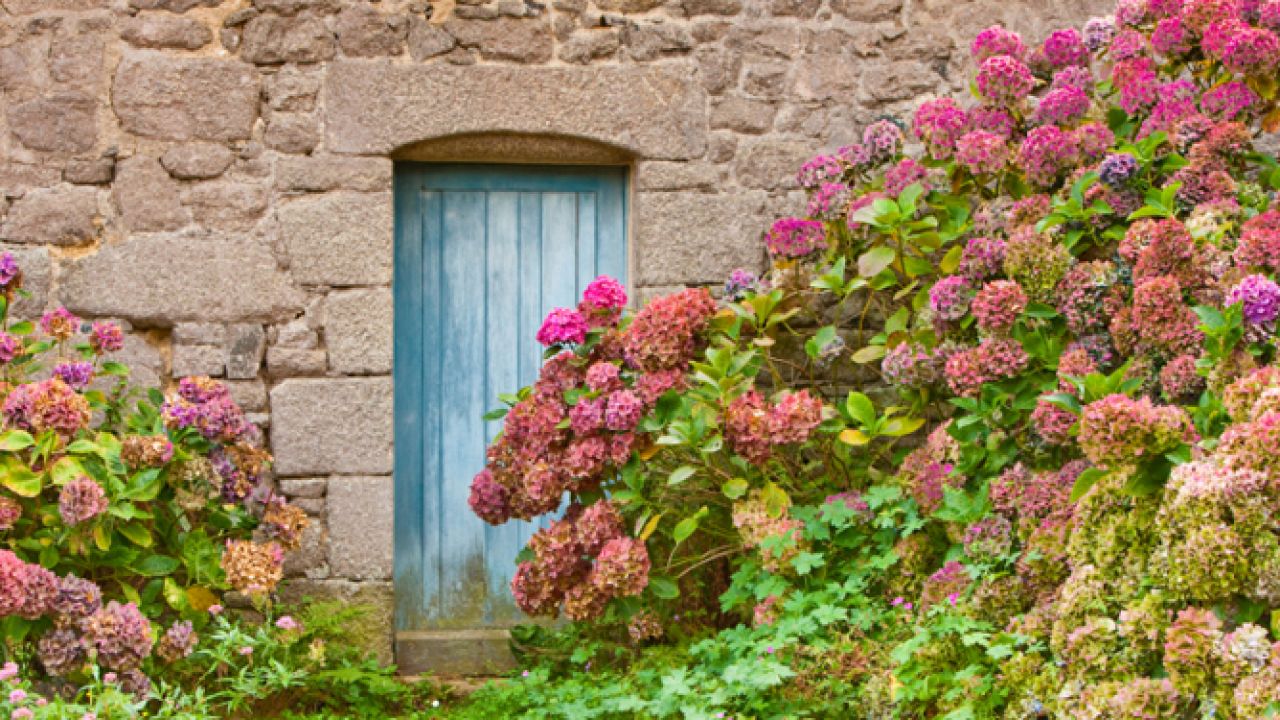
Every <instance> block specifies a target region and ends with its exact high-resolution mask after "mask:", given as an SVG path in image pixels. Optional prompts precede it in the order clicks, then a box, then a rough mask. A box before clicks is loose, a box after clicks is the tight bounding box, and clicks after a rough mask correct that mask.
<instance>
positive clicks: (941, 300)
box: [929, 275, 973, 320]
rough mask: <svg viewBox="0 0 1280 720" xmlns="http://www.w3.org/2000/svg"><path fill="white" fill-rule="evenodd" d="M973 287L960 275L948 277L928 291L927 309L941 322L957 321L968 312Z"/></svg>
mask: <svg viewBox="0 0 1280 720" xmlns="http://www.w3.org/2000/svg"><path fill="white" fill-rule="evenodd" d="M972 299H973V287H972V286H970V285H969V281H968V280H967V279H965V278H964V277H963V276H961V275H948V276H947V277H944V278H942V279H941V280H939V281H938V282H936V283H934V285H933V287H932V288H930V289H929V307H930V308H932V309H933V312H934V315H935V316H937V317H938V318H939V319H941V320H959V319H960V318H962V317H964V316H965V313H967V312H968V311H969V302H970V301H971V300H972Z"/></svg>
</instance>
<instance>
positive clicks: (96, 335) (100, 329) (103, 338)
mask: <svg viewBox="0 0 1280 720" xmlns="http://www.w3.org/2000/svg"><path fill="white" fill-rule="evenodd" d="M89 346H90V347H91V348H93V351H94V352H96V353H98V354H99V355H102V354H104V353H111V352H119V351H120V350H123V349H124V331H123V330H121V329H120V326H119V325H116V324H115V323H111V322H105V321H99V322H95V323H94V324H93V328H92V329H91V330H90V331H89Z"/></svg>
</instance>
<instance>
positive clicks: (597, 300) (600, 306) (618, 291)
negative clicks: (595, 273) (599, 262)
mask: <svg viewBox="0 0 1280 720" xmlns="http://www.w3.org/2000/svg"><path fill="white" fill-rule="evenodd" d="M582 303H583V305H585V306H587V307H588V308H590V309H592V310H621V309H622V308H624V307H626V306H627V289H626V288H624V287H623V286H622V283H620V282H618V281H617V280H615V279H614V278H611V277H609V276H608V275H601V276H600V277H598V278H596V279H595V280H592V281H591V283H590V284H588V285H587V289H586V290H585V291H583V293H582Z"/></svg>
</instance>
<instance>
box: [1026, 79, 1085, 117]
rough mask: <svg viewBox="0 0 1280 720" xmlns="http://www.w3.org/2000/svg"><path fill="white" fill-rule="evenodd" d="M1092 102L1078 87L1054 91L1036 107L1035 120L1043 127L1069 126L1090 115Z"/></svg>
mask: <svg viewBox="0 0 1280 720" xmlns="http://www.w3.org/2000/svg"><path fill="white" fill-rule="evenodd" d="M1091 104H1092V101H1091V100H1090V99H1089V96H1088V95H1087V94H1086V93H1085V91H1083V90H1081V89H1080V88H1077V87H1071V86H1067V87H1061V88H1058V89H1056V90H1052V91H1050V92H1049V94H1048V95H1045V96H1044V98H1043V99H1041V100H1040V104H1039V105H1037V106H1036V112H1035V119H1036V122H1038V123H1040V124H1042V125H1068V124H1070V123H1073V122H1075V121H1077V120H1079V119H1081V118H1083V117H1084V116H1085V115H1087V114H1088V113H1089V107H1090V105H1091Z"/></svg>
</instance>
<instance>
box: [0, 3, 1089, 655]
mask: <svg viewBox="0 0 1280 720" xmlns="http://www.w3.org/2000/svg"><path fill="white" fill-rule="evenodd" d="M1109 5H1110V2H1109V0H1029V1H1027V0H1014V1H1011V2H1010V1H999V0H977V1H974V0H967V1H966V0H437V1H436V2H425V1H423V0H380V1H379V0H0V92H2V93H3V111H2V112H0V245H2V246H3V248H4V249H5V250H9V251H12V252H14V253H15V254H16V255H17V256H18V258H19V260H20V261H21V262H22V265H23V267H24V269H25V270H26V274H27V275H26V276H27V283H28V287H29V288H30V289H31V290H32V292H33V296H32V297H31V298H30V299H28V300H24V301H23V302H21V303H20V304H19V305H18V307H17V312H19V313H20V314H24V315H31V314H33V313H37V312H39V311H40V310H41V309H43V308H46V307H50V306H53V305H56V304H66V305H67V306H69V307H70V308H71V309H72V310H74V311H76V312H77V313H80V314H82V315H84V316H86V317H110V318H116V319H120V320H122V321H124V322H126V323H127V324H128V326H129V327H130V328H131V334H130V337H129V343H128V346H127V349H126V352H125V354H126V356H127V357H126V358H125V359H126V360H127V361H128V362H130V363H131V364H132V365H133V366H134V367H135V376H136V379H138V380H139V381H140V382H143V383H155V382H158V381H163V380H165V379H167V378H171V377H175V376H180V375H186V374H208V375H213V376H217V377H222V378H225V379H226V380H227V381H228V383H229V384H230V385H231V387H232V389H233V391H234V393H235V395H236V397H237V398H238V399H239V400H240V402H241V403H242V404H243V405H244V406H245V407H246V408H247V409H248V410H249V411H251V412H252V413H254V415H255V418H256V419H257V420H259V421H260V422H262V423H263V424H264V425H266V426H268V427H269V435H270V439H271V442H272V445H273V450H274V452H275V453H276V455H277V458H278V465H277V474H278V475H279V476H280V486H281V487H282V488H283V490H284V492H286V493H288V494H289V495H291V496H292V497H293V498H294V499H295V501H296V502H297V503H298V504H299V505H301V506H302V507H304V508H306V509H307V510H308V512H310V513H312V514H313V515H314V516H315V519H316V522H315V523H314V525H313V529H312V530H311V531H310V535H311V536H310V537H309V538H308V542H307V545H306V549H305V550H304V551H303V552H302V553H301V554H300V555H299V556H298V557H295V558H293V559H292V560H290V568H289V571H290V574H291V575H293V576H295V577H296V578H298V579H297V580H296V581H295V582H294V584H293V588H294V590H293V591H294V592H295V593H299V594H301V593H314V592H325V593H330V594H333V593H339V594H343V593H345V594H347V595H349V596H359V597H361V598H364V599H374V600H376V601H377V602H379V603H380V604H381V605H382V606H383V607H389V606H390V602H389V598H390V594H391V586H390V578H391V568H392V563H391V558H392V551H391V543H392V535H391V517H392V513H391V503H392V487H393V484H392V478H391V471H392V436H391V432H392V417H391V414H392V408H391V386H392V385H391V376H390V372H391V357H392V337H393V329H392V319H391V313H392V296H391V291H390V287H389V286H390V282H391V276H392V241H393V233H392V193H391V187H392V168H393V159H394V158H404V157H448V158H449V159H454V160H467V159H476V160H478V159H484V160H504V159H505V160H512V161H519V160H538V159H542V160H545V159H548V157H565V156H566V155H567V154H569V153H567V152H566V150H565V148H578V149H579V150H582V151H583V153H584V155H583V157H584V158H586V159H590V157H593V156H594V155H593V153H595V155H598V154H599V152H601V151H602V150H601V149H603V150H604V151H607V152H608V153H612V155H610V157H613V158H615V159H616V158H622V159H625V160H626V161H628V162H630V163H631V164H632V165H633V168H634V174H633V188H634V191H633V212H632V217H633V230H632V238H631V242H632V246H633V251H632V257H633V258H635V266H634V267H633V271H632V277H631V282H632V284H633V286H634V287H635V288H636V289H637V290H638V294H639V295H640V296H641V297H645V296H647V295H650V294H652V293H654V292H658V291H661V290H663V289H667V288H670V287H673V286H678V285H681V284H686V283H713V282H718V281H720V280H721V279H722V278H723V277H724V276H725V274H726V273H727V272H728V271H729V270H730V269H732V268H734V267H738V266H752V265H758V264H759V263H760V262H761V260H762V258H761V256H760V251H759V247H758V244H757V243H755V242H754V238H755V237H756V236H757V235H758V233H759V232H760V230H761V229H762V228H763V227H764V226H765V225H767V223H768V222H769V221H770V219H771V218H772V217H774V216H775V215H778V214H782V213H787V212H790V211H794V210H795V209H796V207H797V206H798V204H799V201H798V197H797V193H796V192H795V190H794V187H793V185H792V183H791V180H790V177H791V176H792V174H793V173H794V171H795V169H796V167H797V166H798V165H799V164H800V163H801V162H802V161H803V160H805V159H806V158H808V157H809V156H810V155H812V154H814V152H815V151H816V150H818V149H822V148H827V149H830V148H834V147H836V146H838V145H841V144H844V143H846V142H848V141H850V140H852V139H853V138H854V137H855V136H856V134H857V132H858V130H859V128H860V127H861V126H863V125H865V124H866V123H868V122H869V121H871V120H873V119H875V118H877V117H878V116H881V115H883V114H899V115H901V114H903V113H905V112H906V111H907V110H908V109H909V108H910V107H911V106H912V104H913V103H914V102H916V101H917V100H918V99H919V98H921V97H922V96H925V95H928V94H932V93H944V92H962V91H963V90H964V88H965V72H966V70H967V67H966V63H967V58H966V53H965V47H966V42H967V39H968V38H969V37H970V36H971V35H972V34H973V33H974V32H975V31H976V30H977V29H980V28H981V27H983V26H985V25H987V24H990V23H993V22H1004V23H1005V24H1007V25H1010V26H1012V27H1014V28H1016V29H1019V30H1022V31H1024V32H1026V33H1028V34H1030V35H1033V36H1035V35H1039V34H1042V33H1043V32H1044V31H1045V30H1046V29H1047V28H1050V27H1053V26H1055V25H1057V24H1060V23H1061V22H1063V21H1072V20H1073V21H1075V22H1079V21H1081V20H1082V19H1083V18H1085V17H1087V16H1088V15H1090V14H1092V13H1097V12H1101V11H1103V10H1104V9H1105V7H1106V6H1109ZM486 133H501V134H502V136H501V138H496V137H495V138H493V139H492V140H490V139H489V138H487V137H486V135H485V134H486ZM529 135H538V136H542V137H543V138H544V140H543V141H541V142H531V141H528V140H526V139H524V138H526V137H527V136H529ZM456 136H465V137H462V138H461V139H458V140H453V141H451V140H445V141H442V142H434V141H436V140H438V139H440V138H451V137H456ZM560 138H576V139H580V140H581V141H582V143H583V144H582V146H581V147H579V146H578V145H575V144H574V143H573V142H568V141H564V140H561V139H560ZM424 141H425V144H424ZM538 148H543V151H539V150H538ZM547 148H550V150H547ZM593 148H594V150H593ZM540 152H542V154H543V155H546V157H543V156H540V155H539V153H540ZM569 152H570V153H571V152H576V151H569ZM379 622H381V623H382V624H381V625H380V627H381V630H380V632H381V633H382V636H383V637H384V638H385V637H388V633H389V627H390V624H389V622H388V621H387V620H386V618H381V619H380V620H379Z"/></svg>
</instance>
